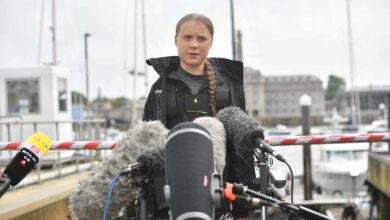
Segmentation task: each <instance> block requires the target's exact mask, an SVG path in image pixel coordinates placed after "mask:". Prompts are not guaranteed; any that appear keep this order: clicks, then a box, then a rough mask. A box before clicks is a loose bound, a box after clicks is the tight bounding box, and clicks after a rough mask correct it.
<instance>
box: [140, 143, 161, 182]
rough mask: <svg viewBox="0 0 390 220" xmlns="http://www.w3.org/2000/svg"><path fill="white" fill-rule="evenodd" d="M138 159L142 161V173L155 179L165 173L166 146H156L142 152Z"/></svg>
mask: <svg viewBox="0 0 390 220" xmlns="http://www.w3.org/2000/svg"><path fill="white" fill-rule="evenodd" d="M137 161H138V162H140V163H142V168H141V170H142V175H144V176H145V177H147V178H149V179H154V178H156V177H160V176H162V175H164V148H163V147H156V148H152V149H147V150H144V151H142V152H141V154H140V155H139V157H138V158H137Z"/></svg>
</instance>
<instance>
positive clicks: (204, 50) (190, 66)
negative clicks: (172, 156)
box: [143, 14, 254, 218]
mask: <svg viewBox="0 0 390 220" xmlns="http://www.w3.org/2000/svg"><path fill="white" fill-rule="evenodd" d="M213 35H214V27H213V24H212V22H211V20H210V19H209V18H208V17H206V16H204V15H202V14H188V15H186V16H184V17H183V18H181V19H180V20H179V22H178V23H177V25H176V34H175V45H176V47H177V50H178V55H179V56H172V57H161V58H152V59H149V60H147V63H148V64H149V65H151V66H153V68H154V69H155V71H156V72H157V73H158V74H159V76H160V77H159V79H158V80H157V81H156V82H155V83H154V84H153V86H152V88H151V90H150V93H149V95H148V99H147V101H146V104H145V110H144V116H143V120H160V121H161V122H162V123H163V124H165V126H166V127H167V128H168V129H171V128H172V127H174V126H175V125H177V124H179V123H180V122H185V121H192V120H193V119H195V118H197V117H201V116H216V114H217V111H218V110H220V109H222V108H224V107H227V106H239V107H240V108H241V109H243V110H245V96H244V89H243V64H242V63H241V62H239V61H233V60H228V59H223V58H208V53H209V51H210V49H211V46H212V44H213ZM253 163H254V162H253V157H252V156H251V155H249V154H245V153H241V154H240V155H238V154H237V152H236V150H234V146H233V145H232V144H231V143H229V140H228V144H227V155H226V167H225V169H224V173H223V176H224V180H225V181H232V182H241V183H244V184H246V185H249V186H253V185H254V166H253ZM232 213H233V215H234V217H236V218H241V217H248V214H249V210H248V208H247V207H245V205H243V204H234V205H233V210H232Z"/></svg>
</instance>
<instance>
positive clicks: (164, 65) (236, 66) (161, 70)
mask: <svg viewBox="0 0 390 220" xmlns="http://www.w3.org/2000/svg"><path fill="white" fill-rule="evenodd" d="M208 60H209V61H210V62H211V63H212V65H213V66H214V68H216V71H217V72H219V73H221V74H226V76H228V77H229V78H231V79H232V80H233V81H235V82H236V83H239V84H242V83H243V63H242V62H240V61H235V60H229V59H225V58H208ZM146 63H147V64H148V65H151V66H152V67H153V68H154V70H155V71H156V72H157V73H158V74H159V75H160V76H161V77H166V76H168V75H169V74H170V73H171V72H172V71H174V70H177V69H178V68H179V64H180V58H179V57H178V56H169V57H159V58H150V59H148V60H146Z"/></svg>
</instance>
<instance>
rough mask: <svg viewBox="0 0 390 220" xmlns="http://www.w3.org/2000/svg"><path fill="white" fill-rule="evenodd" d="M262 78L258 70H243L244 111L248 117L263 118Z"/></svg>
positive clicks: (247, 68)
mask: <svg viewBox="0 0 390 220" xmlns="http://www.w3.org/2000/svg"><path fill="white" fill-rule="evenodd" d="M264 82H265V80H264V77H263V75H262V74H261V72H260V71H259V70H255V69H252V68H250V67H245V68H244V90H245V100H246V111H247V112H248V114H249V116H250V117H253V118H256V119H261V118H264V117H265V104H264V103H265V96H264Z"/></svg>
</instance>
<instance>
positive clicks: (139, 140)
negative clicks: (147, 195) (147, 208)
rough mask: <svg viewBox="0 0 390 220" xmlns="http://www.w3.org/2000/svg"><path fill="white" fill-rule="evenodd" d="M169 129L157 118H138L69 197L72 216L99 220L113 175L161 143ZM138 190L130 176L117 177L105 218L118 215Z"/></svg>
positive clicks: (136, 194) (135, 195) (163, 141)
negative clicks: (149, 119)
mask: <svg viewBox="0 0 390 220" xmlns="http://www.w3.org/2000/svg"><path fill="white" fill-rule="evenodd" d="M167 134H168V130H167V129H166V128H165V127H164V125H163V124H162V123H161V122H160V121H148V122H145V121H138V122H136V123H134V124H132V126H131V127H130V129H129V130H128V131H127V134H126V135H124V137H123V138H122V139H121V140H120V141H119V142H118V145H117V147H116V148H115V149H113V150H112V154H111V155H109V156H108V157H106V158H104V159H103V161H102V162H101V163H100V164H98V165H95V166H93V168H92V171H91V172H90V174H89V175H88V176H87V177H86V178H84V179H82V180H80V182H79V186H78V188H77V190H76V192H75V193H73V194H72V195H71V196H70V198H69V209H70V211H71V214H72V216H74V217H76V218H78V219H102V217H103V211H104V206H105V202H106V196H107V192H108V190H109V188H110V186H111V181H112V179H113V178H114V176H115V175H116V174H118V173H119V172H121V171H123V170H124V169H125V168H127V167H128V166H129V164H137V158H138V157H139V156H140V154H141V152H142V151H144V150H147V149H155V148H159V147H161V146H163V145H164V143H165V140H166V136H167ZM139 191H140V189H139V188H138V187H133V186H132V179H131V178H123V179H120V180H119V181H118V182H117V184H116V185H115V189H114V191H113V193H112V200H111V203H110V208H109V209H108V212H107V219H109V218H111V217H114V216H117V215H118V212H119V211H120V209H121V208H122V207H123V206H126V205H128V204H129V203H130V202H131V201H132V200H134V199H135V198H136V197H137V196H138V194H139Z"/></svg>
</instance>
